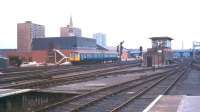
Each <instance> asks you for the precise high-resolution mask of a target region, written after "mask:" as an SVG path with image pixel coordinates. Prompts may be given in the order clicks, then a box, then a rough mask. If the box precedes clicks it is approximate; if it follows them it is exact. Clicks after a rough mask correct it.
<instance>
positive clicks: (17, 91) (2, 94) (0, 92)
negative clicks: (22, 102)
mask: <svg viewBox="0 0 200 112" xmlns="http://www.w3.org/2000/svg"><path fill="white" fill-rule="evenodd" d="M29 91H32V89H0V98H2V97H6V96H11V95H15V94H20V93H26V92H29Z"/></svg>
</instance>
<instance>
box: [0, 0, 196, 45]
mask: <svg viewBox="0 0 200 112" xmlns="http://www.w3.org/2000/svg"><path fill="white" fill-rule="evenodd" d="M70 14H71V15H72V17H73V22H74V26H75V27H79V28H81V29H82V35H83V36H84V37H90V38H91V37H92V34H93V33H96V32H103V33H105V34H106V35H107V44H108V45H110V46H111V45H112V46H116V45H117V44H118V43H119V42H120V41H122V40H124V41H125V43H124V46H125V47H127V48H139V46H140V45H142V46H144V48H147V47H151V42H150V40H149V39H148V38H149V37H152V36H170V37H172V38H173V39H174V40H173V42H172V48H174V49H181V48H182V41H183V43H184V48H191V47H192V41H193V40H196V41H200V1H199V0H0V48H16V46H17V23H21V22H24V21H27V20H30V21H32V22H34V23H38V24H42V25H45V28H46V36H47V37H52V36H59V35H60V34H59V29H60V27H61V26H66V25H67V24H68V23H69V18H70Z"/></svg>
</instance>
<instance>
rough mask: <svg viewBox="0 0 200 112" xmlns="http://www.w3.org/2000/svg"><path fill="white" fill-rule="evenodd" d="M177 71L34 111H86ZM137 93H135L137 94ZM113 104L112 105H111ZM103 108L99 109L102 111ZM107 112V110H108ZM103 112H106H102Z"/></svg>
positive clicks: (109, 88)
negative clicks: (100, 102) (110, 98)
mask: <svg viewBox="0 0 200 112" xmlns="http://www.w3.org/2000/svg"><path fill="white" fill-rule="evenodd" d="M175 72H176V70H175V69H173V70H168V71H165V72H163V73H162V74H161V73H157V74H154V75H151V76H147V77H144V78H141V79H138V80H131V81H128V82H125V83H121V84H118V85H114V86H110V87H105V88H103V89H99V90H96V91H92V92H89V93H86V94H84V95H80V96H77V97H75V98H72V99H70V100H66V101H65V100H64V101H62V102H58V103H55V104H51V105H47V106H46V107H44V108H42V109H39V110H34V111H35V112H79V111H80V110H82V109H85V108H86V107H89V106H91V105H92V104H93V105H94V104H95V103H97V102H99V101H101V100H103V99H107V98H108V97H112V96H114V95H116V94H119V93H121V92H123V91H127V90H129V89H131V88H137V89H136V90H138V91H141V90H143V89H144V88H146V87H147V86H148V85H150V84H154V82H155V81H156V82H157V81H159V82H160V81H161V79H162V80H164V79H165V78H167V77H169V76H171V74H173V73H175ZM136 93H137V91H136V92H135V94H136ZM111 104H112V103H111ZM104 105H105V104H104ZM101 109H103V108H99V110H101ZM94 111H95V112H98V110H93V111H91V112H94ZM106 111H107V110H106ZM101 112H105V110H104V111H101Z"/></svg>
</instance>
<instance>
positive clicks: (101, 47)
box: [96, 44, 108, 51]
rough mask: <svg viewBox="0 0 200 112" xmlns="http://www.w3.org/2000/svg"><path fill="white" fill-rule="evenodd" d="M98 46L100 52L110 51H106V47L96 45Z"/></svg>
mask: <svg viewBox="0 0 200 112" xmlns="http://www.w3.org/2000/svg"><path fill="white" fill-rule="evenodd" d="M96 45H97V49H98V50H106V51H108V49H106V48H105V47H103V46H101V45H98V44H96Z"/></svg>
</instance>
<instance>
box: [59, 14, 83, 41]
mask: <svg viewBox="0 0 200 112" xmlns="http://www.w3.org/2000/svg"><path fill="white" fill-rule="evenodd" d="M72 36H76V37H81V36H82V32H81V29H80V28H75V27H73V21H72V17H70V22H69V25H67V26H66V27H61V28H60V37H72Z"/></svg>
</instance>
